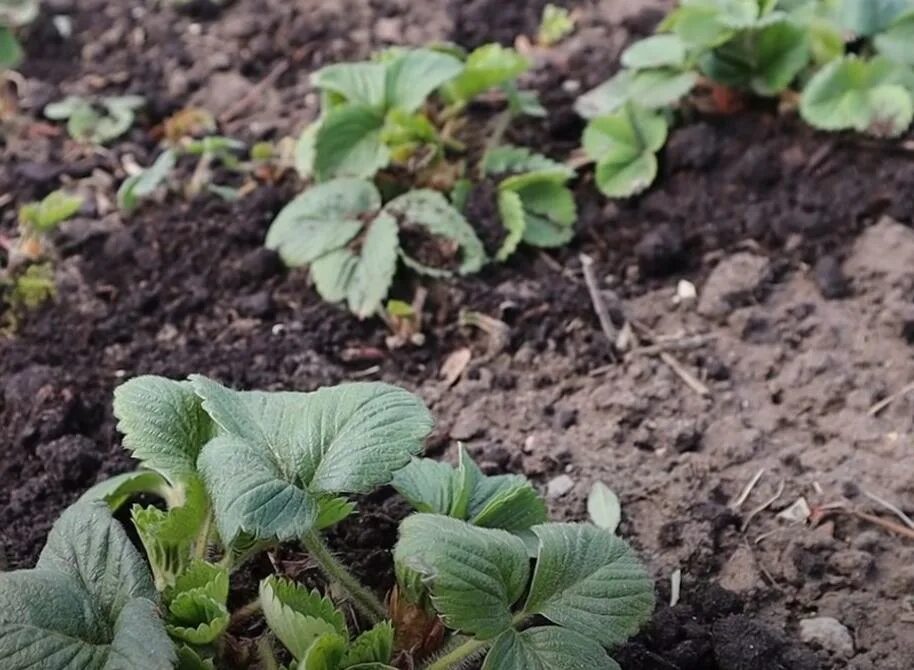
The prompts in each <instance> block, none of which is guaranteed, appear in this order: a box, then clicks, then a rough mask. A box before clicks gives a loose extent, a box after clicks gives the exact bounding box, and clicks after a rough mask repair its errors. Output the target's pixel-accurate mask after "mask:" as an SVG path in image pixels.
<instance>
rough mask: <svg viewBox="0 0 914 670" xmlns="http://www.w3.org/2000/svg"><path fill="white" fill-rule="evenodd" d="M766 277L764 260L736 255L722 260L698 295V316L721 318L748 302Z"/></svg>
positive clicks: (752, 255) (757, 257)
mask: <svg viewBox="0 0 914 670" xmlns="http://www.w3.org/2000/svg"><path fill="white" fill-rule="evenodd" d="M767 275H768V259H767V258H764V257H763V256H756V255H755V254H750V253H748V252H740V253H737V254H733V255H732V256H730V257H728V258H725V259H724V260H722V261H721V262H720V263H719V264H718V265H717V267H716V268H714V270H713V272H711V275H710V276H709V277H708V280H707V281H706V282H705V285H704V287H703V288H702V292H701V300H700V301H699V303H698V313H699V314H701V315H702V316H706V317H722V316H726V315H727V314H729V313H730V312H731V311H732V310H734V309H736V308H737V307H742V306H744V305H746V304H749V303H751V302H752V299H753V293H754V292H755V290H756V289H757V288H758V287H759V286H760V285H761V284H762V283H763V282H764V281H765V279H766V277H767Z"/></svg>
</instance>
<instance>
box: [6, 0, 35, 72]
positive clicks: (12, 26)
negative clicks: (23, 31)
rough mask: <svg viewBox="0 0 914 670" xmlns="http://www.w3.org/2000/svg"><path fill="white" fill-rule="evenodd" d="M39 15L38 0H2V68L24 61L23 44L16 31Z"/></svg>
mask: <svg viewBox="0 0 914 670" xmlns="http://www.w3.org/2000/svg"><path fill="white" fill-rule="evenodd" d="M37 16H38V0H0V68H9V67H16V66H17V65H18V64H19V63H20V62H21V61H22V55H23V53H22V46H21V45H20V44H19V41H18V40H17V39H16V34H15V31H16V29H18V28H21V27H22V26H25V25H28V24H29V23H31V22H32V21H34V20H35V18H36V17H37Z"/></svg>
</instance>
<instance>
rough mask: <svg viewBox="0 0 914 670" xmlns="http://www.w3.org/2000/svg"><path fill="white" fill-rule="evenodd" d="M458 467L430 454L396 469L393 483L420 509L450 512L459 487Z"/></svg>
mask: <svg viewBox="0 0 914 670" xmlns="http://www.w3.org/2000/svg"><path fill="white" fill-rule="evenodd" d="M456 477H457V471H456V470H455V469H454V468H453V467H452V466H450V465H448V464H447V463H441V462H439V461H436V460H434V459H431V458H414V459H413V460H412V461H410V463H409V464H408V465H407V466H406V467H403V468H401V469H399V470H397V471H396V472H395V473H394V476H393V481H392V482H391V485H392V486H393V487H394V488H395V489H396V490H397V492H398V493H399V494H400V495H401V496H403V497H404V498H406V500H407V501H409V504H410V505H412V506H413V507H414V508H415V509H416V511H418V512H429V513H432V514H450V513H451V509H452V507H453V504H454V497H455V495H456V494H457V493H459V492H458V491H457V490H456V488H457V482H456Z"/></svg>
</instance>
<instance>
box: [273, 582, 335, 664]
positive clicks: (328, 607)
mask: <svg viewBox="0 0 914 670" xmlns="http://www.w3.org/2000/svg"><path fill="white" fill-rule="evenodd" d="M260 603H261V606H262V607H263V614H264V617H265V618H266V620H267V625H268V626H269V627H270V630H271V631H273V633H274V634H275V635H276V637H277V638H279V640H280V641H281V642H282V643H283V644H284V645H285V646H286V648H287V649H288V650H289V651H291V652H292V655H293V656H294V657H295V658H296V659H299V660H302V659H304V658H305V656H306V655H307V653H308V649H309V648H310V647H311V645H312V644H313V643H314V642H315V641H316V640H317V639H318V638H320V637H321V636H323V635H327V634H335V635H341V636H344V637H346V636H348V631H347V629H346V621H345V618H344V617H343V614H342V612H340V611H339V610H337V609H336V607H335V606H334V604H333V602H332V601H331V600H330V599H329V598H324V597H321V595H320V594H319V593H318V592H317V591H310V592H309V591H308V590H306V589H305V588H304V587H302V586H300V585H298V584H295V583H294V582H291V581H289V580H287V579H282V578H280V577H276V576H275V575H274V576H270V577H268V578H266V579H265V580H263V581H262V582H261V583H260Z"/></svg>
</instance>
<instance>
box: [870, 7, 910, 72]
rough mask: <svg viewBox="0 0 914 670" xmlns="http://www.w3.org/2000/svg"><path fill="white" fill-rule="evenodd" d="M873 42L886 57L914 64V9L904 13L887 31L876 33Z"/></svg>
mask: <svg viewBox="0 0 914 670" xmlns="http://www.w3.org/2000/svg"><path fill="white" fill-rule="evenodd" d="M873 44H874V45H875V47H876V51H878V52H879V53H880V54H882V55H883V56H885V57H886V58H888V59H890V60H893V61H895V62H896V63H902V64H904V65H910V66H914V10H911V11H909V12H906V13H905V14H902V15H901V16H899V17H898V18H897V19H896V20H895V21H894V22H893V23H892V25H890V26H889V27H888V28H887V29H886V31H885V32H883V33H881V34H879V35H876V37H875V40H874V41H873Z"/></svg>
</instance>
